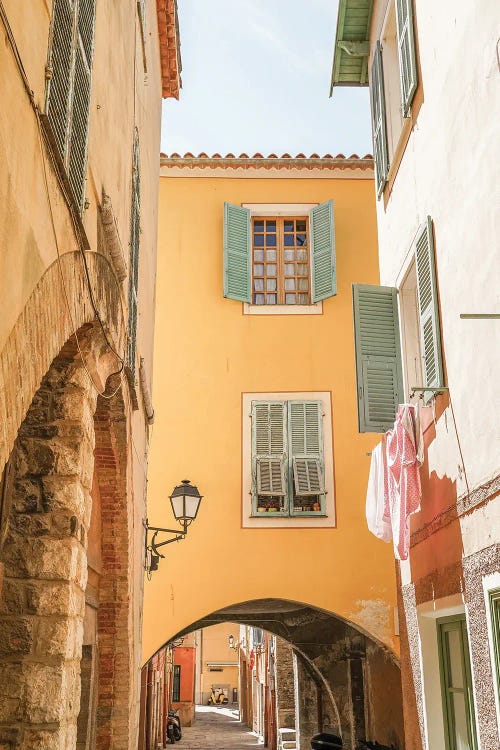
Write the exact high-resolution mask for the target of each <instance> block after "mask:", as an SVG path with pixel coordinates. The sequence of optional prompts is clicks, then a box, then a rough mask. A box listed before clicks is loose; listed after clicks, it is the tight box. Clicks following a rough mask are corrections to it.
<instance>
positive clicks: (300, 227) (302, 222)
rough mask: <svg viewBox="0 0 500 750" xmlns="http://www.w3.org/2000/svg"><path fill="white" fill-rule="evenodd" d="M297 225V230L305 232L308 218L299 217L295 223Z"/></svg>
mask: <svg viewBox="0 0 500 750" xmlns="http://www.w3.org/2000/svg"><path fill="white" fill-rule="evenodd" d="M295 227H296V229H297V232H305V231H306V220H305V219H297V221H296V223H295Z"/></svg>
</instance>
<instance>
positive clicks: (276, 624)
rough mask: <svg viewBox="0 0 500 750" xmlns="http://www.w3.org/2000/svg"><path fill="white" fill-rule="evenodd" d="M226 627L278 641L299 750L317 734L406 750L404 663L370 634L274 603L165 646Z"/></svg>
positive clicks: (201, 623) (251, 607)
mask: <svg viewBox="0 0 500 750" xmlns="http://www.w3.org/2000/svg"><path fill="white" fill-rule="evenodd" d="M224 622H232V623H238V624H242V625H247V626H252V627H254V628H259V629H262V630H265V631H267V632H268V633H271V634H273V635H274V636H277V641H276V646H275V659H276V667H275V681H276V690H277V692H279V690H280V681H281V682H282V683H283V686H285V685H286V686H287V688H288V693H289V694H291V691H290V684H291V681H292V682H293V684H294V690H293V696H294V705H293V706H292V707H289V710H293V711H294V715H295V726H296V729H297V735H298V738H299V740H300V747H301V748H303V749H304V748H309V746H310V745H309V744H308V743H309V740H310V737H311V736H312V735H314V734H315V733H316V732H318V731H330V732H334V733H337V734H340V735H341V736H342V739H343V742H344V747H345V748H346V749H347V750H355V748H356V747H357V741H358V740H360V739H365V738H368V739H372V740H376V741H378V742H380V743H384V744H386V745H391V744H393V745H394V746H395V747H397V748H402V747H403V746H404V740H403V720H402V704H401V681H400V670H399V663H398V660H397V658H396V657H395V655H394V654H393V653H392V652H391V651H390V650H389V649H388V648H387V647H386V646H384V645H383V644H381V643H380V642H379V641H377V640H376V639H375V638H373V637H372V636H371V635H370V634H369V633H366V632H363V631H361V630H360V629H359V628H356V627H354V626H353V625H352V623H349V622H347V621H345V620H344V619H342V618H340V617H338V616H337V615H335V614H334V613H332V612H326V611H325V610H321V609H318V608H317V607H314V606H311V605H309V604H305V603H299V602H292V601H286V600H283V599H277V598H276V599H260V600H254V601H247V602H241V603H238V604H234V605H231V606H229V607H225V608H223V609H220V610H217V611H216V612H212V613H210V614H208V615H206V616H205V617H202V618H201V619H200V620H197V621H196V622H194V623H192V624H191V625H190V626H189V627H187V628H184V629H183V630H182V631H180V632H178V633H175V634H172V636H171V637H169V639H168V641H167V642H172V641H175V640H176V639H178V638H180V637H182V636H185V635H187V634H189V633H191V632H193V631H195V630H198V629H202V628H207V627H210V626H212V625H216V624H218V623H224ZM280 662H281V664H280ZM240 664H241V661H240ZM249 666H250V665H247V664H245V665H244V667H243V668H244V669H245V668H246V669H248V668H249ZM250 669H251V666H250ZM240 681H242V678H241V675H240ZM244 681H245V680H243V682H244ZM242 689H243V687H242ZM241 700H242V701H243V697H242V698H241ZM283 711H284V712H285V713H286V706H283ZM278 720H279V716H278ZM281 723H283V722H281Z"/></svg>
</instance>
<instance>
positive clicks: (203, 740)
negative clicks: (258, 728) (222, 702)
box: [181, 706, 262, 750]
mask: <svg viewBox="0 0 500 750" xmlns="http://www.w3.org/2000/svg"><path fill="white" fill-rule="evenodd" d="M181 745H182V750H210V749H211V748H217V750H244V749H245V750H246V748H249V747H259V746H260V747H262V745H261V743H259V740H258V738H257V737H256V735H255V734H254V733H253V732H251V731H250V730H249V729H248V727H246V726H245V725H243V724H242V723H241V722H240V720H239V718H238V712H237V711H235V710H234V709H230V708H215V707H212V706H197V707H196V721H195V723H194V725H193V726H192V727H183V729H182V740H181Z"/></svg>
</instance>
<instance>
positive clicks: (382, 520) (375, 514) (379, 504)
mask: <svg viewBox="0 0 500 750" xmlns="http://www.w3.org/2000/svg"><path fill="white" fill-rule="evenodd" d="M385 443H386V440H385V436H384V438H383V440H382V442H381V443H379V444H378V445H376V446H375V448H374V449H373V450H372V460H371V464H370V475H369V477H368V487H367V490H366V521H367V524H368V529H369V530H370V531H371V532H372V534H375V536H376V537H377V539H382V540H383V541H384V542H390V541H391V539H392V526H391V519H390V512H389V487H388V476H387V458H386V445H385Z"/></svg>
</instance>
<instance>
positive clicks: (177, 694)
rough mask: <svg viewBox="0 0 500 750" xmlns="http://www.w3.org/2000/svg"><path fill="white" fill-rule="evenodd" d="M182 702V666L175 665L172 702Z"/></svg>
mask: <svg viewBox="0 0 500 750" xmlns="http://www.w3.org/2000/svg"><path fill="white" fill-rule="evenodd" d="M180 700H181V667H180V664H174V674H173V680H172V702H173V703H179V702H180Z"/></svg>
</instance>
